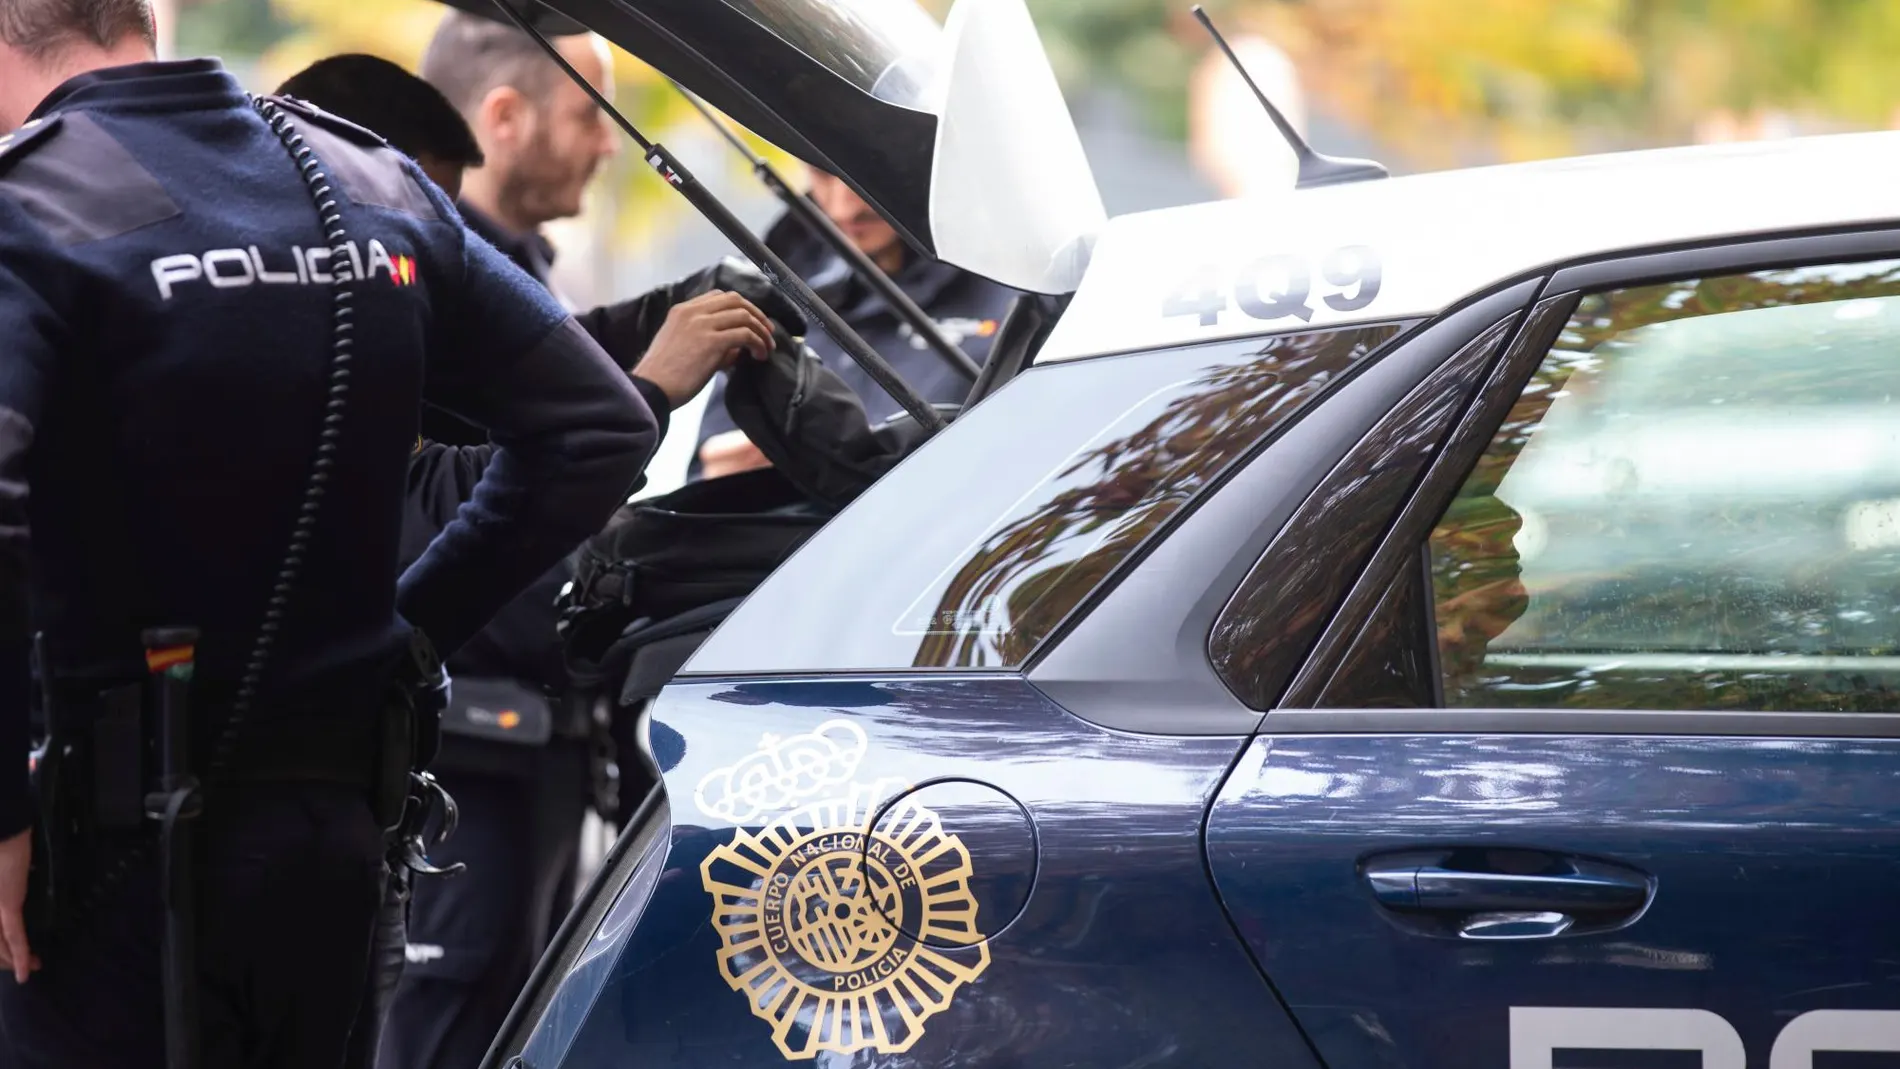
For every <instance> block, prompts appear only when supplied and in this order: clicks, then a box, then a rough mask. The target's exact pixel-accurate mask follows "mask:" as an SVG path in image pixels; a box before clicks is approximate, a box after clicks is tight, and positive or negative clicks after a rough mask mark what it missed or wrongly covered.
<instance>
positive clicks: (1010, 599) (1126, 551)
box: [894, 325, 1399, 667]
mask: <svg viewBox="0 0 1900 1069" xmlns="http://www.w3.org/2000/svg"><path fill="white" fill-rule="evenodd" d="M1398 332H1399V328H1398V327H1397V326H1391V325H1381V326H1373V327H1360V328H1354V329H1350V330H1333V331H1318V332H1314V333H1310V334H1299V335H1291V336H1287V337H1281V338H1275V339H1273V340H1272V341H1271V342H1269V343H1268V344H1267V345H1266V347H1265V348H1264V349H1253V348H1251V347H1250V348H1248V349H1242V350H1239V351H1234V350H1228V351H1227V352H1226V353H1225V354H1224V355H1226V356H1227V357H1228V358H1227V359H1224V360H1220V361H1217V362H1210V363H1208V364H1206V365H1205V366H1203V367H1202V368H1201V369H1200V370H1199V372H1198V373H1197V374H1195V375H1194V376H1193V377H1192V378H1189V379H1187V380H1184V381H1181V382H1177V383H1175V384H1174V385H1171V386H1167V387H1164V388H1162V389H1159V390H1156V391H1154V392H1153V393H1151V394H1149V395H1148V396H1147V397H1146V398H1145V399H1143V400H1141V401H1139V402H1137V403H1136V404H1135V405H1133V406H1132V407H1130V408H1128V409H1127V410H1126V411H1124V412H1123V413H1122V414H1121V416H1120V418H1118V419H1116V420H1114V421H1113V422H1112V423H1110V424H1109V425H1108V426H1107V427H1106V428H1104V429H1103V430H1102V432H1101V433H1099V434H1098V435H1096V436H1095V438H1094V439H1093V440H1091V441H1090V442H1088V443H1087V444H1086V445H1084V446H1083V447H1082V448H1081V449H1079V450H1078V451H1076V452H1075V453H1074V454H1072V455H1070V456H1069V457H1068V458H1067V459H1066V460H1064V461H1063V463H1062V464H1061V465H1060V466H1059V467H1057V468H1056V469H1055V470H1054V471H1052V472H1051V473H1050V474H1049V475H1048V476H1047V477H1046V478H1044V479H1043V480H1042V481H1041V482H1040V483H1039V484H1038V485H1036V486H1035V487H1034V488H1032V489H1031V490H1030V491H1029V492H1028V493H1027V494H1026V495H1024V496H1023V497H1022V498H1021V499H1019V500H1018V501H1016V502H1015V504H1014V505H1013V506H1012V507H1011V508H1009V509H1008V511H1006V512H1005V513H1004V514H1003V515H1002V516H1001V517H1000V518H999V519H997V520H996V522H995V523H993V524H992V525H990V527H989V529H988V530H986V531H985V532H984V534H983V536H982V537H981V538H980V539H979V540H978V541H977V543H976V544H975V545H974V546H972V547H971V549H970V550H969V551H968V552H967V553H966V554H964V555H963V556H962V558H961V560H960V562H959V563H958V564H957V565H954V566H953V567H952V568H951V569H949V570H948V571H946V572H945V573H944V574H943V575H942V576H940V577H938V579H937V580H936V582H934V583H933V584H932V586H931V589H930V590H928V591H926V592H925V593H924V594H923V595H921V596H920V597H918V598H917V600H916V601H914V602H913V603H912V604H911V606H910V608H909V609H908V610H907V611H906V612H905V614H904V616H903V617H902V618H901V619H900V620H898V621H897V624H896V627H895V628H894V630H895V632H896V633H897V634H902V635H918V636H921V639H922V641H921V644H920V646H919V649H918V652H917V659H916V662H915V666H916V667H993V666H1013V665H1018V664H1021V663H1022V662H1023V661H1024V660H1025V659H1026V658H1027V657H1028V656H1029V654H1030V652H1031V651H1032V650H1033V649H1034V648H1035V647H1036V645H1037V644H1038V643H1040V642H1041V641H1042V640H1043V639H1044V638H1047V637H1048V636H1049V635H1050V634H1051V633H1053V632H1054V630H1055V629H1056V627H1057V626H1058V625H1059V624H1061V622H1062V620H1063V618H1064V617H1066V616H1067V615H1068V614H1069V612H1070V611H1071V610H1073V609H1074V608H1075V607H1076V606H1078V605H1080V604H1081V603H1082V600H1083V599H1084V598H1086V597H1087V596H1088V595H1089V594H1090V593H1091V592H1092V591H1094V590H1095V589H1096V588H1097V587H1098V586H1100V585H1101V584H1102V583H1103V582H1104V581H1105V580H1106V579H1107V578H1108V576H1109V574H1110V573H1111V572H1113V571H1114V570H1115V569H1116V568H1117V567H1119V566H1120V565H1121V564H1122V562H1123V561H1125V560H1127V559H1128V558H1129V556H1130V555H1131V554H1133V553H1134V552H1135V550H1136V548H1137V547H1139V546H1140V545H1141V544H1142V543H1143V542H1144V541H1145V540H1146V539H1147V538H1148V537H1149V536H1150V535H1152V534H1154V533H1155V532H1156V531H1158V530H1159V529H1160V528H1161V527H1162V526H1163V525H1164V524H1166V523H1167V521H1168V519H1169V518H1170V517H1172V516H1173V515H1174V514H1175V513H1176V512H1178V511H1179V510H1180V509H1181V507H1182V506H1183V505H1185V504H1186V503H1187V502H1189V501H1190V500H1192V499H1194V497H1195V496H1196V495H1198V494H1199V493H1200V492H1201V491H1203V490H1205V489H1207V488H1208V487H1209V486H1211V485H1212V484H1213V483H1214V482H1215V481H1216V480H1218V479H1219V477H1220V476H1221V475H1222V474H1223V473H1224V472H1225V471H1226V470H1227V469H1228V468H1229V466H1230V465H1232V464H1233V463H1234V462H1236V461H1237V460H1239V459H1241V458H1243V457H1244V456H1246V455H1247V454H1248V453H1250V452H1251V451H1252V449H1253V447H1254V446H1255V445H1257V444H1259V443H1260V442H1261V441H1262V440H1263V439H1264V438H1265V437H1266V436H1267V435H1268V434H1269V433H1271V432H1272V431H1273V430H1274V429H1275V428H1277V427H1280V426H1282V425H1283V424H1285V423H1286V422H1288V420H1289V419H1290V417H1292V416H1293V415H1294V413H1296V412H1298V411H1299V410H1300V409H1301V408H1302V407H1304V406H1305V405H1306V404H1307V403H1308V402H1310V401H1311V400H1312V399H1313V398H1314V397H1316V396H1318V395H1319V394H1320V393H1322V392H1323V391H1324V390H1325V389H1326V388H1327V387H1328V386H1329V385H1331V384H1332V383H1333V382H1335V381H1336V380H1337V379H1338V378H1339V376H1340V374H1341V373H1343V372H1344V371H1346V370H1347V369H1348V368H1350V367H1351V366H1352V365H1353V364H1354V363H1355V362H1357V361H1358V360H1360V359H1361V358H1363V357H1364V356H1365V355H1366V354H1368V353H1370V352H1372V351H1373V350H1375V349H1377V348H1379V347H1380V346H1381V345H1384V344H1385V343H1386V342H1388V341H1390V340H1391V339H1392V338H1393V337H1394V336H1395V335H1396V334H1397V333H1398Z"/></svg>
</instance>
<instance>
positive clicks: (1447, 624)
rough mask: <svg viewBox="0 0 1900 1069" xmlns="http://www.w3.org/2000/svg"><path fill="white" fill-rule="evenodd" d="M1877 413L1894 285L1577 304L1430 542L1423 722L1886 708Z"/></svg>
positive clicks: (1899, 654)
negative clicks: (1517, 711) (1467, 713)
mask: <svg viewBox="0 0 1900 1069" xmlns="http://www.w3.org/2000/svg"><path fill="white" fill-rule="evenodd" d="M1897 404H1900V261H1881V262H1872V263H1855V264H1843V265H1832V266H1825V267H1811V268H1801V269H1796V270H1780V271H1765V272H1755V273H1749V274H1741V275H1730V276H1724V277H1719V278H1707V279H1698V280H1691V281H1683V282H1674V283H1667V284H1662V285H1653V286H1643V287H1637V288H1630V289H1622V290H1617V291H1613V292H1609V293H1603V294H1597V295H1592V296H1587V297H1585V298H1584V299H1583V301H1582V302H1581V303H1580V304H1579V306H1578V308H1577V311H1576V313H1575V314H1574V315H1573V316H1572V318H1571V320H1570V322H1569V323H1568V324H1567V325H1566V328H1565V330H1564V332H1563V334H1562V335H1561V337H1560V339H1559V340H1558V342H1557V343H1556V344H1555V345H1554V346H1553V348H1552V350H1551V351H1550V353H1549V355H1548V356H1547V357H1546V358H1545V360H1544V361H1543V363H1542V364H1541V365H1540V366H1539V367H1538V369H1537V371H1536V373H1535V374H1534V375H1533V377H1532V379H1531V381H1530V383H1529V384H1528V385H1527V386H1526V387H1525V388H1524V390H1523V392H1522V394H1521V396H1520V397H1519V399H1518V401H1517V403H1516V405H1515V407H1514V408H1513V409H1512V410H1511V412H1510V414H1509V416H1508V417H1507V418H1506V420H1505V422H1504V424H1503V426H1502V427H1501V428H1499V430H1498V431H1497V433H1496V435H1495V436H1494V437H1493V438H1492V440H1491V442H1490V445H1489V446H1488V447H1487V448H1486V450H1485V452H1484V454H1483V456H1482V458H1481V459H1480V460H1479V461H1478V463H1477V465H1476V467H1475V469H1474V470H1473V471H1472V473H1471V474H1470V476H1469V477H1468V478H1467V479H1466V481H1465V483H1464V485H1463V486H1462V488H1461V489H1460V490H1459V492H1458V494H1457V496H1456V498H1455V499H1454V500H1453V502H1452V504H1451V506H1450V508H1449V509H1448V510H1447V511H1446V512H1445V514H1444V515H1443V517H1442V518H1441V519H1440V520H1439V522H1438V525H1437V527H1436V528H1435V529H1434V530H1433V532H1432V534H1431V538H1430V543H1429V578H1430V588H1431V589H1430V604H1431V609H1432V612H1431V619H1432V627H1433V636H1434V638H1435V641H1436V645H1437V651H1436V652H1437V659H1438V662H1439V663H1438V671H1439V673H1440V676H1441V679H1440V682H1441V683H1442V688H1443V695H1444V702H1445V704H1446V705H1447V706H1451V707H1467V708H1471V707H1476V708H1509V707H1572V708H1609V709H1621V708H1634V709H1691V710H1694V709H1707V710H1776V711H1781V710H1788V711H1815V712H1824V711H1857V710H1868V711H1872V710H1883V711H1885V710H1895V709H1900V407H1897ZM1390 604H1392V602H1388V605H1390Z"/></svg>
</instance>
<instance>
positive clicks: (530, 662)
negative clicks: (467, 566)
mask: <svg viewBox="0 0 1900 1069" xmlns="http://www.w3.org/2000/svg"><path fill="white" fill-rule="evenodd" d="M458 207H459V208H460V210H461V212H462V217H463V221H464V222H466V223H467V224H468V228H469V229H470V230H472V231H474V232H475V233H476V234H477V235H479V236H480V237H482V238H483V239H484V240H486V241H488V242H489V243H490V244H492V245H494V247H495V248H496V249H497V250H499V251H500V252H501V253H502V255H504V256H506V257H508V258H509V259H510V260H512V261H514V263H515V265H516V266H517V267H520V268H521V269H522V270H523V271H525V272H527V274H528V275H529V277H531V278H533V279H534V280H535V281H537V282H539V283H540V284H541V285H542V286H543V287H547V286H548V284H549V278H548V272H549V269H550V266H551V265H552V264H553V262H554V248H553V246H551V245H549V244H548V242H547V239H545V238H543V237H542V236H541V235H539V234H530V235H527V236H526V237H523V236H520V235H516V234H511V233H509V232H508V231H507V230H505V229H503V228H502V226H501V225H500V224H498V223H496V222H495V221H493V220H492V219H489V218H488V217H487V216H486V215H484V214H482V212H481V211H480V210H479V209H476V208H474V207H472V206H470V205H467V204H462V205H459V206H458ZM606 314H607V310H606V309H596V310H595V311H593V312H591V313H588V314H587V315H584V316H580V317H577V320H576V321H577V322H579V323H580V325H581V326H582V328H583V329H585V330H586V331H587V332H588V334H589V335H590V336H592V337H594V338H595V339H596V340H597V341H601V340H602V334H603V333H604V329H603V326H604V324H603V322H602V321H603V320H604V318H605V316H606ZM603 344H605V343H604V341H603ZM609 355H610V356H612V355H614V354H611V353H610V354H609ZM629 374H631V373H629ZM633 384H634V387H635V388H636V389H638V390H639V391H640V396H641V397H643V398H644V399H645V400H646V402H647V407H648V409H649V410H650V411H651V412H652V413H653V415H654V418H655V422H656V424H657V426H656V430H655V434H656V435H657V438H664V437H666V427H667V420H668V418H669V416H670V414H671V412H672V403H671V402H670V401H669V400H668V399H667V397H666V393H665V391H663V390H661V389H660V388H659V387H658V386H657V385H655V384H653V383H651V382H648V381H647V380H645V379H642V378H640V377H638V376H633ZM422 434H423V437H424V438H427V439H429V440H428V442H427V443H425V444H424V445H423V447H422V448H421V449H419V450H417V452H416V456H415V457H414V459H413V460H411V462H410V467H409V499H408V504H409V512H408V516H407V518H406V519H405V520H404V522H403V548H402V555H403V560H404V562H405V563H407V561H409V560H411V559H416V558H419V557H420V556H421V554H422V553H423V552H424V551H425V550H426V549H427V547H428V544H429V543H430V542H431V541H432V540H434V538H435V536H436V534H437V532H439V531H441V530H442V529H443V528H444V527H445V526H447V525H448V524H449V523H450V522H451V521H452V520H453V519H454V517H455V514H456V511H457V510H458V509H459V508H460V507H461V504H462V502H463V501H465V500H467V498H468V495H469V494H470V493H472V492H473V491H474V487H475V486H476V484H477V482H478V481H479V480H480V478H481V475H482V471H483V470H484V469H485V468H486V467H487V465H488V460H489V456H490V453H491V450H490V448H489V447H488V446H487V445H486V444H485V443H486V442H487V440H488V436H487V434H486V433H485V432H483V431H481V430H480V429H479V428H476V427H471V426H470V425H469V424H468V423H467V422H465V421H463V420H460V419H457V418H456V417H455V416H453V415H451V414H449V413H446V412H440V411H436V410H434V409H431V408H427V407H425V408H424V409H423V413H422ZM656 440H657V439H656ZM634 489H637V487H635V488H634ZM589 533H590V534H591V533H592V532H589ZM573 577H574V566H573V560H572V557H571V556H570V557H564V558H562V560H561V561H560V562H559V563H557V564H555V565H554V566H553V567H552V568H549V569H548V570H547V571H546V572H544V573H542V574H541V575H540V576H538V577H536V578H535V580H534V581H533V582H531V583H529V584H528V586H527V588H526V589H524V590H523V591H522V592H521V593H520V594H519V595H517V596H516V597H515V599H514V600H513V601H511V602H509V603H508V604H507V605H506V606H504V607H503V608H502V609H501V611H500V612H498V613H496V614H495V616H494V618H493V619H491V620H490V621H489V622H488V626H487V627H485V628H483V629H482V631H481V633H480V634H478V635H476V636H475V637H474V638H472V639H470V640H469V641H468V643H467V644H466V645H464V646H463V647H462V649H461V650H460V651H458V652H457V653H456V654H455V655H454V656H453V657H451V658H450V659H449V662H448V668H449V674H450V675H451V676H474V677H483V678H491V679H511V680H515V681H516V682H520V683H528V684H532V685H534V686H537V687H539V688H541V689H542V690H543V691H546V692H548V693H549V694H550V695H553V694H558V693H559V692H560V691H561V690H562V689H564V688H565V687H566V685H567V678H568V677H567V665H566V661H565V659H564V658H563V656H562V647H561V637H560V634H559V632H558V631H557V630H556V626H557V625H558V624H559V622H560V612H559V610H558V608H557V607H556V604H555V602H556V599H558V598H559V596H560V593H561V588H562V587H563V586H565V585H566V584H567V582H568V580H570V579H572V578H573ZM443 747H444V750H443V764H444V765H445V766H447V765H449V764H452V763H453V761H454V760H455V758H456V757H457V756H458V754H457V753H456V751H457V750H458V749H460V748H462V747H463V742H462V740H459V739H454V738H449V739H444V740H443ZM490 756H491V757H492V756H494V755H493V754H492V753H491V754H490ZM519 757H520V761H521V764H522V765H523V767H526V768H533V767H537V766H535V764H534V762H533V758H532V756H531V755H530V754H528V753H526V752H523V753H522V754H520V755H519Z"/></svg>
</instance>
